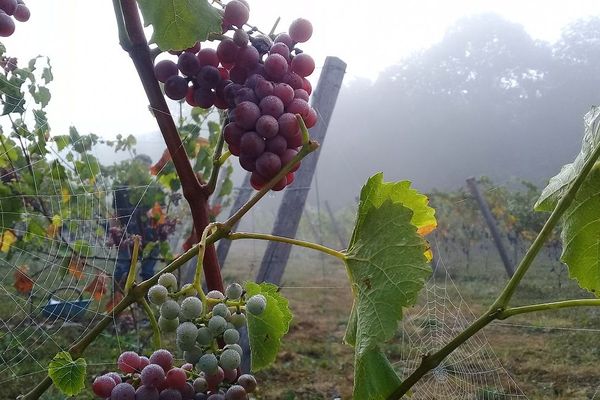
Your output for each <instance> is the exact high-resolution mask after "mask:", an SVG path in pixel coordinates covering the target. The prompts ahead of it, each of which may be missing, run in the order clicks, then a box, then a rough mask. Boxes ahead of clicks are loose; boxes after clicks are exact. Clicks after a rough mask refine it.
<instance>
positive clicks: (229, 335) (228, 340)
mask: <svg viewBox="0 0 600 400" xmlns="http://www.w3.org/2000/svg"><path fill="white" fill-rule="evenodd" d="M223 340H224V341H225V344H236V343H237V342H239V341H240V333H239V332H238V331H237V330H235V329H227V330H226V331H225V332H223Z"/></svg>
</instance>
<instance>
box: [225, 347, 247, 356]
mask: <svg viewBox="0 0 600 400" xmlns="http://www.w3.org/2000/svg"><path fill="white" fill-rule="evenodd" d="M224 348H225V349H232V350H235V351H237V352H238V354H239V355H240V357H243V356H244V350H243V349H242V346H240V345H239V344H228V345H227V346H225V347H224Z"/></svg>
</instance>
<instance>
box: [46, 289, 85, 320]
mask: <svg viewBox="0 0 600 400" xmlns="http://www.w3.org/2000/svg"><path fill="white" fill-rule="evenodd" d="M67 290H71V291H73V292H76V293H77V294H78V295H79V296H78V299H77V300H68V301H65V300H59V299H55V298H54V297H53V296H54V295H55V294H56V292H58V291H67ZM91 302H92V301H91V300H82V293H81V290H79V289H77V288H74V287H66V288H59V289H56V290H55V291H53V292H51V293H50V296H49V298H48V302H47V303H46V305H45V306H44V307H42V315H43V316H44V317H46V318H48V319H63V320H65V321H81V320H82V319H83V317H84V316H85V313H86V311H87V309H88V307H89V305H90V303H91Z"/></svg>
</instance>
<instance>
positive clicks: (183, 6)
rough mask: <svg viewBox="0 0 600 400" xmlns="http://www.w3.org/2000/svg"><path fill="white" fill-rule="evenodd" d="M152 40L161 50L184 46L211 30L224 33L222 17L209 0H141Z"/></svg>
mask: <svg viewBox="0 0 600 400" xmlns="http://www.w3.org/2000/svg"><path fill="white" fill-rule="evenodd" d="M138 4H139V6H140V10H141V11H142V15H143V16H144V23H145V25H146V26H148V25H152V27H153V29H154V32H153V34H152V41H153V42H154V43H156V44H157V45H158V47H160V49H161V50H184V49H187V48H189V47H192V46H193V45H194V44H195V43H196V42H197V41H201V42H202V41H205V40H206V39H207V38H208V35H210V34H211V33H216V34H220V33H221V21H222V17H221V14H220V13H219V11H218V10H217V9H216V8H215V7H213V6H211V5H210V4H209V3H208V1H207V0H169V1H167V0H138Z"/></svg>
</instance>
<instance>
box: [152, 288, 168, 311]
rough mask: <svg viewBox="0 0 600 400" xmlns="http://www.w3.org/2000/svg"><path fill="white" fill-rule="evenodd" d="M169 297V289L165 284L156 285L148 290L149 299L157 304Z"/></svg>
mask: <svg viewBox="0 0 600 400" xmlns="http://www.w3.org/2000/svg"><path fill="white" fill-rule="evenodd" d="M168 297H169V291H168V290H167V288H166V287H164V286H163V285H154V286H152V287H151V288H150V290H148V300H150V302H151V303H152V304H156V305H157V306H160V305H161V304H162V303H164V302H165V301H167V298H168Z"/></svg>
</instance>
